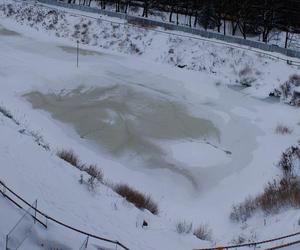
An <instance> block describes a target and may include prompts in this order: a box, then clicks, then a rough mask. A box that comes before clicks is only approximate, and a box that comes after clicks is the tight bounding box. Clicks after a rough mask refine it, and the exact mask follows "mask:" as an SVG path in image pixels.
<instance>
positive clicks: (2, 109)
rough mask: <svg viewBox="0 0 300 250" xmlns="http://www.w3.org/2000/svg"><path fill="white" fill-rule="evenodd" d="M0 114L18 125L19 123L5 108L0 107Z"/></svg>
mask: <svg viewBox="0 0 300 250" xmlns="http://www.w3.org/2000/svg"><path fill="white" fill-rule="evenodd" d="M0 113H2V115H4V116H5V117H7V118H8V119H11V120H12V121H13V122H14V123H15V124H17V125H20V123H19V122H18V121H17V120H16V119H15V118H14V117H13V115H12V114H11V112H10V111H8V110H7V109H6V108H5V107H3V106H0Z"/></svg>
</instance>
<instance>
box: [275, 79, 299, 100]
mask: <svg viewBox="0 0 300 250" xmlns="http://www.w3.org/2000/svg"><path fill="white" fill-rule="evenodd" d="M299 86H300V75H292V76H290V78H289V79H288V80H287V81H286V82H285V83H283V84H281V85H280V86H279V88H278V89H274V92H272V93H270V94H271V95H274V96H277V97H280V98H281V99H282V100H283V101H284V102H286V103H288V104H290V105H292V106H299V105H300V92H299V90H298V87H299Z"/></svg>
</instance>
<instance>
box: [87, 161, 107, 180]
mask: <svg viewBox="0 0 300 250" xmlns="http://www.w3.org/2000/svg"><path fill="white" fill-rule="evenodd" d="M83 171H85V172H87V173H88V174H89V175H90V176H91V177H92V178H93V179H94V180H97V181H99V182H103V172H102V170H101V169H99V168H98V167H97V165H90V166H89V167H88V168H85V169H83Z"/></svg>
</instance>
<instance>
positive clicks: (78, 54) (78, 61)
mask: <svg viewBox="0 0 300 250" xmlns="http://www.w3.org/2000/svg"><path fill="white" fill-rule="evenodd" d="M78 64H79V41H78V40H77V68H78Z"/></svg>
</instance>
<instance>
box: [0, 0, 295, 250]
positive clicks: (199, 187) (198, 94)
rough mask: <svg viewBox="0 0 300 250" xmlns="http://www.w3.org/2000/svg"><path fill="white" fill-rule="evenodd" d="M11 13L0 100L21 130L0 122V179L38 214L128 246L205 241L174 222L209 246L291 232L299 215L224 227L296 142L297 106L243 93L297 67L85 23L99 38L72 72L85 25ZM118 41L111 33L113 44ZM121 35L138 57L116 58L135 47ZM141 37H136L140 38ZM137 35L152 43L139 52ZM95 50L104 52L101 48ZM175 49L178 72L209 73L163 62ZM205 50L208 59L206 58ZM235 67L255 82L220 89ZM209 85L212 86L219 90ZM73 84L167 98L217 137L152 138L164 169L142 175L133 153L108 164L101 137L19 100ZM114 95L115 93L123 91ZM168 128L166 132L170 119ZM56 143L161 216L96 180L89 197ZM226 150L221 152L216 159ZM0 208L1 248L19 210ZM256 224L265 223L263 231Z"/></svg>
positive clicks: (1, 48)
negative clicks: (205, 231) (208, 236)
mask: <svg viewBox="0 0 300 250" xmlns="http://www.w3.org/2000/svg"><path fill="white" fill-rule="evenodd" d="M10 2H11V1H1V3H4V4H3V5H1V7H0V12H1V13H4V12H3V9H4V6H5V13H8V12H7V10H8V8H7V3H10ZM15 6H16V7H15ZM11 8H13V9H14V8H16V9H18V11H19V13H15V14H12V15H9V17H6V15H4V16H2V17H1V19H0V24H1V25H2V26H3V27H6V29H5V28H3V27H2V28H1V29H0V39H1V42H0V54H1V58H2V60H1V61H0V83H1V92H0V104H1V105H2V106H5V107H6V108H7V109H8V110H10V111H11V112H12V114H13V115H14V117H15V118H16V119H17V120H18V121H19V122H20V125H16V124H14V123H13V122H12V121H10V120H9V119H7V118H6V117H3V116H1V118H0V119H1V120H0V121H1V122H0V126H1V130H0V133H1V142H0V159H1V162H2V163H3V164H2V165H1V177H0V178H1V179H2V180H3V181H4V182H6V183H7V184H8V185H9V186H11V187H12V188H13V189H14V190H15V191H16V192H18V193H20V194H21V195H22V196H24V197H25V198H26V199H27V200H29V201H34V200H35V199H38V200H39V207H40V208H41V210H43V211H45V212H46V213H49V215H52V216H55V217H57V218H59V219H61V220H63V221H65V222H67V223H69V224H71V225H75V226H77V227H80V228H82V229H85V230H87V231H89V232H92V233H95V234H98V235H102V236H105V237H108V238H112V239H116V240H119V241H121V242H122V243H124V244H125V245H127V246H129V247H130V248H132V249H193V248H196V247H201V246H202V247H205V246H208V245H209V244H211V243H208V242H204V241H201V240H198V239H197V238H196V237H194V236H193V235H191V234H187V235H184V234H183V235H180V234H178V233H177V232H176V223H177V222H178V221H183V220H186V221H190V222H193V225H194V227H197V226H198V225H200V224H206V223H207V224H208V225H209V227H210V228H211V229H212V231H213V241H214V242H216V243H217V244H224V243H229V242H231V241H232V240H233V239H236V238H237V236H239V235H241V234H242V235H245V237H246V238H247V239H256V240H259V239H265V238H269V237H273V236H278V235H282V234H286V233H290V232H293V231H296V230H299V226H298V224H297V221H298V217H299V216H300V214H299V211H297V210H287V211H286V212H285V213H284V214H281V215H278V216H274V217H267V218H265V217H264V215H261V214H258V215H257V216H255V217H254V218H253V219H251V220H250V221H249V222H247V224H246V225H239V224H234V223H232V222H231V221H230V220H229V212H230V210H231V206H232V204H233V203H236V202H240V201H242V200H244V198H245V197H247V196H248V195H250V194H252V195H254V194H257V193H258V192H261V190H262V189H263V187H264V185H265V184H266V183H267V182H268V181H269V180H272V178H273V177H274V176H276V175H277V174H278V171H279V170H277V168H276V166H275V164H276V163H277V161H278V159H279V157H280V155H281V152H282V151H283V150H285V149H286V148H287V147H288V146H290V145H292V144H295V143H297V140H298V138H299V133H300V128H299V125H298V123H299V118H298V117H299V110H297V109H295V108H292V107H289V106H288V105H284V104H281V103H277V102H275V103H273V102H269V101H267V100H264V99H263V98H261V99H258V98H253V97H250V96H249V95H248V93H250V94H251V95H253V96H259V97H266V96H267V94H268V91H270V90H272V87H273V86H275V85H276V84H277V83H278V84H279V83H281V82H282V81H285V80H286V79H288V77H289V75H290V74H292V73H294V72H296V70H297V69H296V68H292V67H288V66H287V65H286V64H284V63H281V62H277V61H275V60H270V59H266V58H263V57H257V56H254V55H250V54H249V55H248V54H246V53H243V52H240V51H238V50H231V49H227V48H224V47H222V46H215V45H209V46H208V45H205V46H204V45H203V44H202V42H197V44H195V43H196V42H194V41H191V40H186V41H181V42H179V40H178V39H175V38H174V41H173V38H171V39H169V38H168V37H167V38H166V37H163V36H161V35H154V34H153V32H147V31H143V34H140V31H139V30H130V32H129V30H126V29H118V28H116V30H115V32H112V29H113V28H112V26H111V25H110V24H107V25H108V27H106V26H105V25H103V26H102V25H98V26H97V25H96V23H93V22H94V21H91V22H92V23H91V25H90V27H93V29H92V28H91V30H89V32H88V34H89V35H88V36H87V38H86V39H88V38H91V37H94V34H97V36H99V38H97V39H94V40H91V41H94V42H95V43H94V44H93V43H92V42H91V41H89V42H88V40H83V43H86V45H85V46H84V45H80V46H81V47H83V49H82V50H81V54H80V64H79V69H77V68H76V53H75V51H76V50H74V47H73V46H74V41H76V36H75V37H72V34H73V32H74V28H73V24H76V23H77V22H78V23H81V24H83V23H85V22H87V20H86V19H85V18H80V17H77V16H69V15H67V14H59V16H60V17H59V19H58V20H59V22H58V23H57V27H55V28H53V29H50V30H49V29H48V28H49V26H50V24H53V20H52V19H50V20H48V24H47V23H45V24H43V22H41V23H38V24H37V25H36V24H35V23H36V22H35V21H33V19H30V20H27V19H24V12H23V11H28V9H26V7H24V6H23V8H21V5H20V3H17V4H16V5H13V6H11ZM37 10H39V11H42V12H43V11H44V12H47V11H48V10H43V9H41V8H40V7H39V8H37V9H34V8H33V9H31V12H30V15H33V16H35V17H37V15H36V14H38V12H37ZM21 17H23V19H22V20H21ZM15 20H17V22H16V21H15ZM20 23H22V24H23V25H20ZM30 23H31V24H32V25H30ZM30 26H32V27H30ZM47 27H48V28H47ZM99 27H100V28H99ZM35 28H37V29H38V31H36V30H35ZM47 29H48V30H47ZM56 29H57V30H56ZM98 29H100V30H98ZM105 29H106V31H105ZM128 29H129V28H128ZM97 30H98V31H97ZM42 31H46V32H42ZM56 32H58V33H59V34H64V35H63V38H57V37H55V33H56ZM126 32H127V33H126ZM118 35H120V36H121V37H119V38H114V36H118ZM125 35H126V36H129V37H131V36H132V37H133V41H136V43H137V44H139V46H140V47H139V48H141V52H142V53H141V55H139V57H138V56H132V55H131V56H128V55H126V56H124V55H120V54H118V53H119V52H122V53H127V54H132V53H133V51H135V50H132V45H128V44H131V42H132V40H128V44H127V43H126V44H125V45H124V47H121V46H120V43H121V40H122V41H123V38H124V37H122V36H125ZM140 35H142V36H143V37H144V38H143V39H140V38H139V36H140ZM100 36H101V37H100ZM105 36H107V38H104V37H105ZM145 38H146V39H149V41H150V40H151V43H150V44H149V45H147V44H146V43H145ZM165 39H169V40H165ZM166 41H169V43H166ZM96 42H97V43H96ZM101 44H102V49H100V48H99V47H101V46H100V45H101ZM105 44H106V45H107V46H106V47H105V46H104V45H105ZM93 45H94V46H93ZM104 47H105V49H103V48H104ZM173 47H174V48H175V47H176V49H174V51H176V52H174V53H176V55H179V54H181V56H182V58H184V60H186V61H180V64H181V63H183V64H184V63H187V64H188V65H189V66H188V67H187V68H190V69H200V68H201V67H202V66H203V65H206V64H208V65H209V66H207V67H206V68H205V69H203V70H202V71H201V72H198V70H195V71H188V70H185V69H178V68H176V67H171V66H169V65H164V64H162V63H166V64H171V65H174V64H176V63H174V62H172V60H171V59H170V56H171V55H172V54H173V53H167V52H169V49H170V48H173ZM88 49H90V50H88ZM91 49H94V50H91ZM184 50H186V51H185V53H184ZM194 50H195V51H194ZM154 51H155V53H154ZM212 51H214V53H215V54H211V53H212ZM178 53H179V54H178ZM138 54H139V53H138ZM197 55H198V57H197ZM193 56H196V57H195V58H193ZM221 58H224V59H225V60H226V62H222V59H221ZM153 61H157V62H153ZM231 64H233V66H230V65H231ZM244 65H250V68H251V71H252V72H256V71H260V72H261V74H256V73H254V74H255V75H256V76H257V77H258V79H259V81H257V82H258V83H257V84H259V85H255V86H253V87H252V88H249V89H246V90H244V92H237V91H234V90H232V89H230V88H228V87H226V85H225V83H231V84H234V83H235V82H234V80H232V79H235V78H236V77H239V76H237V75H238V74H236V73H235V71H236V70H238V69H239V68H243V67H244ZM262 65H265V67H264V68H263V66H262ZM232 67H233V68H235V69H233V68H232ZM213 71H215V73H214V72H213ZM226 78H227V79H228V81H227V80H226ZM216 82H221V85H220V86H218V84H216ZM80 86H84V88H83V92H82V94H84V93H85V92H87V91H88V90H91V89H95V88H99V87H112V86H118V87H120V89H124V88H125V89H126V90H132V91H137V93H138V94H140V95H142V96H143V97H145V98H146V100H154V101H153V102H155V100H158V101H161V100H167V102H169V103H172V104H173V105H180V107H183V108H182V109H183V110H184V111H185V112H186V113H188V114H190V115H191V116H192V117H195V118H203V119H206V120H209V121H211V122H212V123H213V125H214V126H215V127H216V128H217V129H218V130H219V131H220V137H219V140H217V139H214V140H211V138H203V137H199V138H194V137H189V136H187V137H182V138H179V139H161V138H158V139H157V138H156V140H153V138H150V139H151V142H152V143H155V145H157V146H159V147H160V148H161V149H162V150H163V152H164V154H163V155H160V157H159V159H163V160H164V161H165V162H168V163H172V164H173V165H172V164H170V165H168V167H154V168H149V166H148V165H147V164H146V163H145V161H144V159H143V157H139V156H140V155H139V156H138V157H130V154H124V155H123V156H122V157H116V156H114V155H111V154H108V153H107V152H106V151H105V150H103V147H101V146H103V145H102V144H101V142H100V145H99V142H95V141H93V140H87V139H84V138H81V137H80V135H79V133H78V132H79V130H78V127H77V124H76V123H75V122H74V123H72V122H70V121H62V120H60V119H59V118H57V117H56V116H55V114H54V113H51V110H50V108H48V107H47V105H46V104H45V105H44V107H42V106H39V107H35V109H33V108H32V104H31V103H29V102H28V100H26V98H25V97H24V96H23V95H24V94H28V93H30V92H31V91H38V92H39V93H41V94H44V95H47V94H49V93H50V94H55V95H58V94H59V93H65V92H66V93H72V91H73V90H76V89H78V87H80ZM117 93H119V94H120V97H122V98H125V97H124V96H126V95H125V94H126V93H128V91H123V92H122V91H121V92H117ZM124 93H125V94H124ZM58 96H59V95H58ZM65 96H67V95H64V94H62V95H60V97H62V98H64V97H65ZM112 97H114V96H112ZM148 98H150V99H148ZM124 100H125V101H124V104H125V103H127V102H128V103H129V104H132V105H133V106H136V107H137V108H140V110H142V111H143V109H147V108H151V107H147V108H145V106H144V105H145V104H144V103H143V102H142V101H143V100H140V99H138V98H137V99H136V98H133V99H132V100H130V99H127V100H126V99H124ZM135 101H136V102H135ZM33 106H34V105H33ZM61 108H64V107H63V106H61ZM48 109H49V110H48ZM281 123H284V125H286V126H289V127H291V128H292V129H293V133H292V134H291V135H286V136H282V135H278V134H276V133H275V129H276V126H277V125H278V124H281ZM167 125H168V126H172V123H170V124H167ZM167 125H166V126H167ZM24 128H25V129H26V130H27V131H35V132H38V133H39V134H40V135H41V136H42V137H43V138H44V141H45V142H47V143H48V144H49V145H50V149H51V150H50V151H45V150H44V149H43V148H41V147H40V146H38V145H37V144H36V142H34V139H33V138H32V137H31V136H28V135H26V134H25V135H24V134H22V133H20V132H19V130H21V129H24ZM142 133H143V132H142ZM150 139H149V141H150ZM204 139H207V140H204ZM207 142H209V143H211V144H213V145H214V146H215V147H213V146H211V144H207ZM62 148H66V149H69V148H72V149H73V150H74V151H75V152H76V153H77V154H78V155H79V156H80V158H81V159H82V161H83V162H86V163H97V164H98V165H99V166H101V168H102V169H103V170H104V174H105V179H106V180H108V181H112V182H114V183H118V182H124V183H129V184H130V185H132V186H134V187H135V188H137V189H139V190H141V191H143V192H146V193H149V194H151V195H152V196H153V198H154V199H155V200H156V201H157V202H158V204H159V208H160V213H159V215H158V216H154V215H151V214H149V213H148V212H146V211H140V210H138V209H136V208H135V207H133V206H132V205H131V204H129V203H126V202H124V201H123V199H121V198H120V197H119V196H118V195H116V194H115V193H114V192H113V191H112V190H111V189H109V188H108V187H106V186H103V185H99V187H98V188H97V190H96V192H95V193H91V192H89V191H88V190H87V188H86V186H84V185H80V184H79V182H78V180H79V179H80V174H81V173H80V172H79V171H78V170H77V169H74V168H72V167H71V166H69V165H68V164H66V163H65V162H63V161H61V160H60V159H59V158H58V157H57V156H56V151H57V150H58V149H62ZM224 150H225V151H230V152H231V154H226V153H224ZM198 152H201V153H198ZM142 156H144V155H142ZM0 206H1V207H0V208H1V211H4V212H3V213H1V214H0V216H1V218H0V220H1V221H4V223H2V224H1V225H0V233H1V242H2V243H4V236H5V234H6V233H7V231H8V228H10V227H11V226H12V225H13V224H14V222H15V221H16V220H17V218H18V216H19V213H18V212H17V211H15V210H13V209H12V207H11V206H10V205H8V204H7V201H5V200H3V199H1V200H0ZM143 219H146V220H147V221H149V228H148V229H143V228H141V222H142V220H143ZM264 219H266V220H267V223H266V226H264ZM36 235H37V236H36V238H37V239H40V238H41V237H50V238H51V239H52V240H53V241H55V244H59V243H60V244H64V245H67V246H69V247H70V248H78V247H77V246H79V245H80V242H82V241H83V240H84V239H82V238H76V236H75V235H74V236H72V235H71V234H70V233H69V232H64V231H63V232H61V231H60V230H59V229H57V230H56V229H55V228H51V229H50V232H49V234H48V232H46V233H45V232H42V231H38V232H37V233H36ZM59 235H64V236H65V237H59ZM74 239H76V240H74ZM61 241H62V242H61ZM34 242H35V241H30V240H29V241H26V244H29V245H27V249H33V246H36V244H35V243H34ZM49 242H51V240H49ZM52 243H53V242H52ZM24 249H26V248H24Z"/></svg>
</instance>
